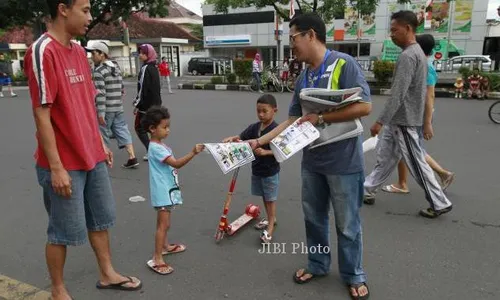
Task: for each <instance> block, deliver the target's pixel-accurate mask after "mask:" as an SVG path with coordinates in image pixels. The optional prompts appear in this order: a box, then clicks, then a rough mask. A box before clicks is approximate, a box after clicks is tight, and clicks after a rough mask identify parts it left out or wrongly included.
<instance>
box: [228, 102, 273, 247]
mask: <svg viewBox="0 0 500 300" xmlns="http://www.w3.org/2000/svg"><path fill="white" fill-rule="evenodd" d="M277 111H278V105H277V104H276V99H275V98H274V96H273V95H270V94H265V95H262V96H261V97H260V98H259V99H258V100H257V117H258V118H259V122H257V123H254V124H251V125H250V126H248V127H247V128H246V129H245V130H244V131H243V132H242V133H241V134H240V135H237V136H231V137H228V138H225V139H224V142H225V143H227V142H238V141H241V140H252V139H256V138H259V137H260V136H262V135H265V134H266V133H268V132H270V131H271V130H273V129H274V128H275V127H276V126H278V124H277V123H276V122H275V121H274V116H275V115H276V112H277ZM254 152H255V155H256V159H255V160H254V161H253V162H252V195H254V196H260V197H262V200H263V201H264V207H265V208H266V213H267V219H262V220H261V221H260V222H259V223H258V224H257V225H256V226H255V228H256V229H259V230H261V229H263V231H262V234H261V237H260V239H261V240H262V242H264V243H269V242H271V240H272V235H273V232H274V226H275V225H276V202H275V201H276V199H277V198H278V189H279V172H280V165H279V163H278V162H277V161H276V159H275V158H274V154H273V152H272V151H271V148H270V146H269V145H264V146H262V147H260V148H257V149H255V151H254Z"/></svg>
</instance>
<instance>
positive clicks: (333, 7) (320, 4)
mask: <svg viewBox="0 0 500 300" xmlns="http://www.w3.org/2000/svg"><path fill="white" fill-rule="evenodd" d="M292 1H294V0H292ZM295 1H296V3H297V7H298V9H299V10H301V11H302V12H316V13H318V14H319V15H320V16H321V17H322V18H323V20H325V22H329V21H331V20H333V19H334V16H336V15H343V14H344V11H345V9H346V6H347V5H348V3H349V4H350V5H352V6H354V7H356V8H357V9H358V10H359V12H360V13H361V15H363V16H364V15H370V14H372V13H373V12H375V10H376V9H377V5H378V3H379V2H380V0H323V1H318V0H314V1H312V2H311V1H310V0H308V1H304V0H295ZM410 2H411V0H398V3H401V4H403V3H410ZM206 3H207V4H213V5H214V7H215V11H216V12H219V13H227V12H228V10H229V8H233V9H234V8H240V7H256V8H258V9H259V8H263V7H266V6H273V7H274V10H275V11H276V12H277V13H278V15H279V16H280V17H281V18H282V19H283V20H285V21H289V20H290V18H289V10H288V9H286V8H283V7H288V5H289V4H290V0H279V1H270V0H206ZM282 6H283V7H282Z"/></svg>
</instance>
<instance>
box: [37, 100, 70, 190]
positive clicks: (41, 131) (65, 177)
mask: <svg viewBox="0 0 500 300" xmlns="http://www.w3.org/2000/svg"><path fill="white" fill-rule="evenodd" d="M34 116H35V124H36V128H37V132H38V137H39V139H40V145H41V146H42V151H43V152H44V153H45V156H46V157H47V160H48V162H49V168H50V174H51V184H52V188H53V189H54V192H55V193H56V194H58V195H61V196H63V197H66V198H70V197H71V194H72V193H73V191H72V189H71V177H70V176H69V174H68V171H66V169H65V168H64V166H63V164H62V162H61V157H60V156H59V151H58V150H57V143H56V136H55V133H54V127H53V126H52V122H51V121H50V107H48V106H41V107H37V108H35V111H34Z"/></svg>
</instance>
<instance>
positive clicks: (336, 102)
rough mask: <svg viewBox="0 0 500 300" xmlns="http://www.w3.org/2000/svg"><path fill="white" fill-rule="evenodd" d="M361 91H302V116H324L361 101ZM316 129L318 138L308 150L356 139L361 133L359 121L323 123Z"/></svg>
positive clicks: (361, 127) (361, 128)
mask: <svg viewBox="0 0 500 300" xmlns="http://www.w3.org/2000/svg"><path fill="white" fill-rule="evenodd" d="M361 91H362V90H361V88H352V89H344V90H329V89H319V88H306V89H302V90H301V92H300V99H301V100H300V105H301V107H302V113H303V114H304V115H307V114H309V113H315V114H324V113H326V112H329V111H332V110H337V109H340V108H342V107H345V106H347V105H351V104H353V103H356V102H359V101H362V98H361V97H360V96H359V95H360V93H361ZM316 129H317V130H318V131H319V135H320V136H319V138H318V139H316V140H315V141H314V142H313V143H312V144H311V146H310V149H314V148H316V147H320V146H323V145H327V144H330V143H333V142H337V141H341V140H345V139H349V138H352V137H356V136H359V135H361V134H362V133H363V125H362V124H361V121H360V120H359V119H355V120H352V121H347V122H341V123H323V124H321V125H317V126H316Z"/></svg>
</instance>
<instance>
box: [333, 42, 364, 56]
mask: <svg viewBox="0 0 500 300" xmlns="http://www.w3.org/2000/svg"><path fill="white" fill-rule="evenodd" d="M370 46H371V44H370V43H364V44H360V45H359V56H370ZM334 49H335V50H337V51H339V52H343V53H346V54H349V55H350V56H352V57H357V56H358V44H357V43H351V44H337V45H334Z"/></svg>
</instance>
